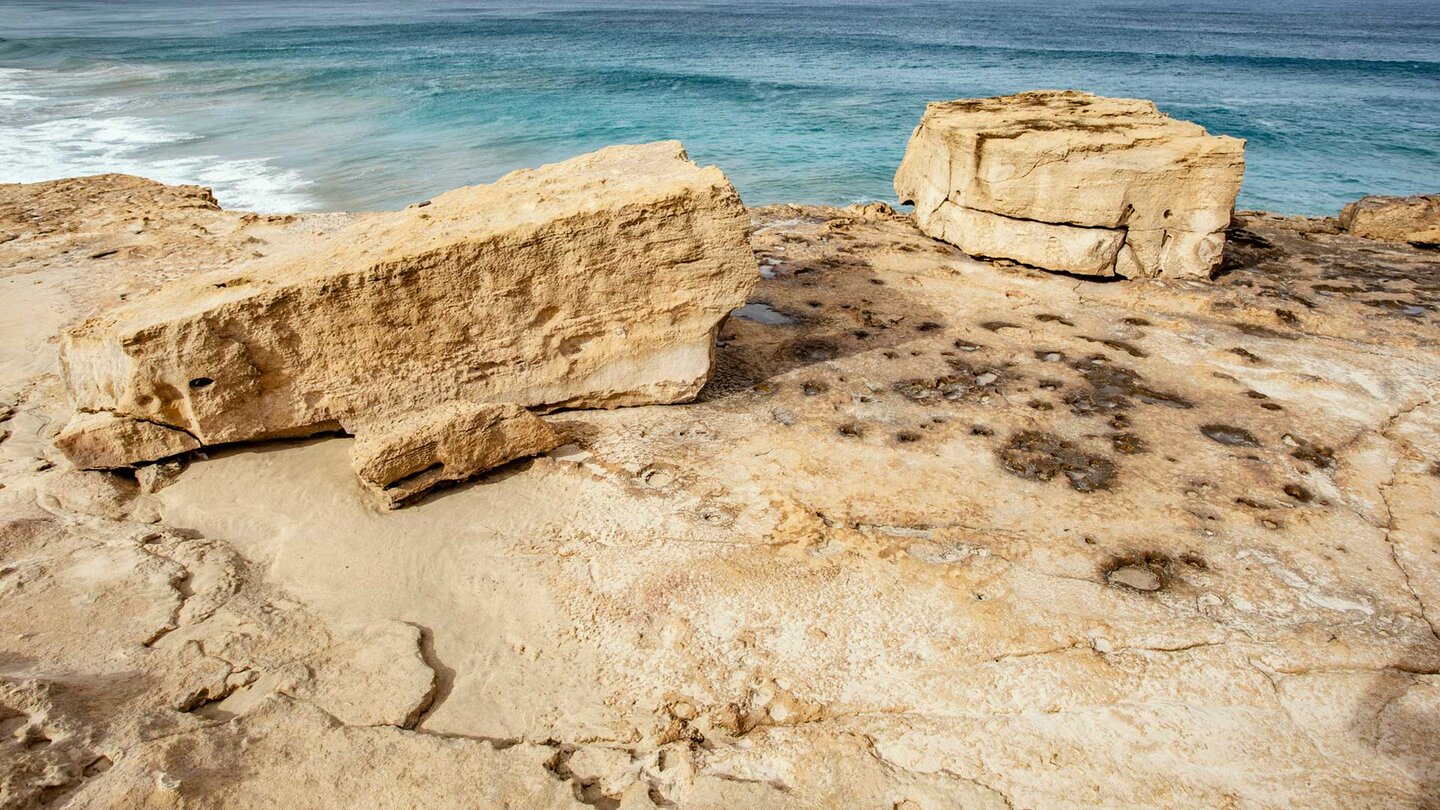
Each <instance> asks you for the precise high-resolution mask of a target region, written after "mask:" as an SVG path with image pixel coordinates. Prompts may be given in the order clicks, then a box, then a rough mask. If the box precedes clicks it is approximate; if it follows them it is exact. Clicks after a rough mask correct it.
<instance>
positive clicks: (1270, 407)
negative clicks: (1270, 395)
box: [1260, 402, 1285, 411]
mask: <svg viewBox="0 0 1440 810" xmlns="http://www.w3.org/2000/svg"><path fill="white" fill-rule="evenodd" d="M1260 407H1261V408H1264V409H1265V410H1267V411H1283V410H1285V406H1283V405H1280V404H1278V403H1275V402H1262V403H1260Z"/></svg>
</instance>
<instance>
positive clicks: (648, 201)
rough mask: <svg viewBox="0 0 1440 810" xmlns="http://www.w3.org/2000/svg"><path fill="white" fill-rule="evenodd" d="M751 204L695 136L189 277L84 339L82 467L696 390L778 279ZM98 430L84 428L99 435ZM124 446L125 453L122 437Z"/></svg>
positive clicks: (546, 173) (464, 193)
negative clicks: (758, 257) (400, 417)
mask: <svg viewBox="0 0 1440 810" xmlns="http://www.w3.org/2000/svg"><path fill="white" fill-rule="evenodd" d="M747 232H748V221H747V215H746V213H745V210H744V207H743V206H742V205H741V203H740V199H739V197H738V196H737V195H736V194H735V191H734V189H733V188H732V187H731V185H730V184H729V182H728V181H727V180H726V179H725V177H724V175H723V174H721V173H720V171H719V170H718V169H716V168H714V167H710V168H704V169H702V168H699V167H697V166H696V165H695V164H693V163H691V162H690V161H689V160H688V158H687V157H686V155H685V152H684V150H683V148H682V147H681V146H680V144H679V143H677V142H666V143H656V144H649V145H645V146H627V147H612V148H609V149H604V150H601V151H599V152H596V153H594V154H591V155H585V156H582V157H578V158H575V159H573V160H569V161H566V162H564V163H559V164H555V165H552V166H547V167H544V168H541V169H537V170H533V171H520V172H515V173H512V174H510V175H507V176H505V177H503V178H501V179H500V180H498V181H497V182H495V183H493V184H490V185H487V186H474V187H470V188H463V189H458V190H456V191H452V192H449V193H447V194H443V195H441V196H439V197H437V198H435V199H434V200H433V201H431V203H430V204H428V205H425V206H419V207H412V208H410V209H407V210H405V211H401V212H398V213H394V214H388V215H383V216H379V217H372V218H369V219H367V220H365V221H363V222H361V223H358V224H356V225H355V226H353V227H352V228H350V229H346V230H341V231H339V232H337V233H335V234H334V235H333V237H332V238H329V239H327V240H324V241H322V242H321V243H320V244H319V245H318V246H316V247H313V248H311V249H308V250H305V251H302V252H300V253H299V254H298V255H289V254H284V253H281V254H279V255H275V256H270V257H266V258H263V259H259V260H256V261H255V262H254V263H252V264H250V265H247V266H244V267H242V268H241V269H239V270H238V271H237V270H225V271H223V272H219V273H215V274H209V275H202V276H196V277H191V278H187V279H184V280H181V281H177V282H175V283H172V284H169V285H167V286H165V287H164V288H162V289H160V290H158V291H156V292H155V293H153V294H151V295H148V296H143V297H140V298H137V299H134V300H131V301H127V302H126V303H124V304H122V305H120V306H119V307H117V308H115V309H112V310H109V311H107V312H105V313H104V314H103V315H101V316H98V317H95V318H92V319H90V320H88V321H86V322H85V323H83V324H81V325H80V326H79V327H77V328H75V329H72V330H70V331H69V332H67V334H66V335H65V338H64V341H63V345H62V362H63V368H64V378H65V383H66V387H67V389H68V390H69V394H70V397H71V400H72V402H73V403H74V405H75V407H76V409H77V410H79V411H81V412H82V414H86V415H82V416H81V417H80V418H79V420H77V422H76V423H75V424H74V425H72V428H71V429H70V430H68V431H67V433H66V438H65V439H63V440H62V445H63V446H64V448H65V449H66V450H67V451H69V452H70V453H72V455H71V456H70V457H71V459H72V461H73V462H74V463H75V464H76V465H78V466H82V467H104V466H115V464H116V462H117V460H120V459H124V460H128V461H129V462H132V463H133V462H143V461H149V460H153V459H157V458H163V457H165V456H168V455H173V452H174V448H175V447H176V446H177V444H183V443H184V439H182V438H180V437H176V436H173V435H169V434H167V433H164V432H156V430H154V429H152V428H145V429H143V430H142V429H139V428H136V429H132V430H123V429H116V428H114V427H113V426H112V427H108V428H105V429H103V430H98V429H96V428H95V426H94V425H93V417H91V416H89V415H88V414H94V413H102V414H111V415H113V417H115V418H117V419H120V420H126V421H132V422H133V421H138V422H144V423H147V424H149V425H151V426H158V427H159V428H160V429H161V430H162V431H163V429H165V428H169V429H171V430H172V431H179V432H181V433H183V434H187V435H188V436H189V437H191V438H193V440H194V441H196V442H198V443H200V444H202V445H205V446H209V445H216V444H223V443H229V442H237V441H243V440H251V439H261V438H271V437H285V436H301V435H307V434H312V433H316V432H320V431H325V430H334V429H337V428H340V427H344V428H347V429H351V430H355V429H359V428H362V427H363V425H364V424H365V423H366V422H367V421H376V420H384V419H386V418H389V417H392V416H394V415H396V414H400V413H406V412H409V411H412V410H416V409H423V408H427V407H430V406H433V405H437V404H440V403H443V402H447V401H450V400H467V401H472V402H515V403H519V404H521V405H525V406H529V407H537V408H559V407H614V406H621V405H638V404H647V403H668V402H678V401H683V400H686V399H689V398H691V397H693V396H694V395H695V394H696V392H698V391H699V390H700V388H701V386H703V385H704V383H705V380H706V379H707V376H708V374H709V369H710V353H711V349H712V343H713V337H714V332H715V329H716V327H717V325H718V324H719V322H720V320H721V319H722V318H724V317H725V315H726V314H727V313H729V312H730V310H731V309H733V308H735V307H736V306H738V305H739V304H741V303H743V301H744V298H745V295H746V293H747V292H748V290H749V289H750V288H751V287H752V286H753V285H754V282H755V280H756V279H757V274H756V271H755V263H754V258H753V256H752V254H751V252H750V248H749V245H748V243H747V241H746V240H747ZM82 433H83V438H81V436H80V435H78V434H82ZM106 438H108V439H110V440H112V441H111V445H110V446H109V447H104V446H102V443H103V442H102V440H104V439H106Z"/></svg>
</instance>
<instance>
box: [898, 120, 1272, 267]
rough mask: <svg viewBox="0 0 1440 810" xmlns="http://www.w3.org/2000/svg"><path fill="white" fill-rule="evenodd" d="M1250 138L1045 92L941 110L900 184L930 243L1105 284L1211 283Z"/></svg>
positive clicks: (909, 157) (921, 133)
mask: <svg viewBox="0 0 1440 810" xmlns="http://www.w3.org/2000/svg"><path fill="white" fill-rule="evenodd" d="M1244 147H1245V142H1244V141H1242V140H1239V139H1236V138H1230V137H1225V136H1216V135H1210V134H1208V133H1206V131H1205V130H1204V129H1203V128H1202V127H1200V126H1199V125H1197V124H1194V123H1191V122H1189V121H1180V120H1177V119H1174V118H1171V117H1169V116H1167V115H1165V114H1164V113H1161V112H1160V111H1159V110H1157V109H1156V108H1155V105H1154V103H1152V102H1149V101H1142V100H1139V99H1126V98H1102V97H1100V96H1095V95H1091V94H1089V93H1077V92H1072V91H1066V92H1059V91H1037V92H1031V93H1021V94H1019V95H1014V96H1002V97H999V98H987V99H964V100H959V101H948V102H938V103H933V104H930V105H929V106H928V107H927V108H926V110H925V115H924V117H923V118H922V119H921V121H920V125H919V126H918V127H917V128H916V129H915V132H914V134H913V135H912V136H911V138H910V144H909V146H908V147H907V149H906V152H905V159H904V160H903V162H902V163H901V164H900V168H899V170H898V171H897V172H896V174H895V192H896V194H898V195H899V197H900V200H901V202H907V203H913V204H914V205H915V221H916V223H917V224H918V225H919V226H920V229H921V230H922V231H924V232H925V233H927V234H929V235H931V236H933V237H935V238H937V239H943V240H945V241H947V242H949V243H951V244H953V245H956V246H957V247H959V248H960V249H961V250H964V251H965V252H967V253H970V254H972V255H975V256H985V257H991V258H1006V259H1012V260H1014V261H1018V262H1021V263H1024V264H1028V265H1032V266H1035V267H1041V268H1044V269H1048V270H1058V271H1063V272H1068V273H1082V274H1085V275H1096V276H1114V275H1119V276H1126V277H1129V278H1148V277H1154V276H1192V277H1200V278H1207V277H1209V276H1210V274H1211V273H1212V272H1213V271H1214V269H1215V268H1216V267H1217V266H1218V264H1219V262H1220V258H1221V254H1222V253H1223V252H1224V247H1225V235H1224V231H1225V228H1226V227H1228V225H1229V222H1230V214H1231V210H1232V209H1233V208H1234V205H1235V196H1236V195H1237V194H1238V193H1239V191H1240V181H1241V178H1242V176H1243V174H1244V169H1245V160H1244Z"/></svg>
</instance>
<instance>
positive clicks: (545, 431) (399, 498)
mask: <svg viewBox="0 0 1440 810" xmlns="http://www.w3.org/2000/svg"><path fill="white" fill-rule="evenodd" d="M560 442H561V439H560V436H559V435H558V434H556V433H555V431H554V430H552V429H551V428H550V426H549V425H547V424H545V421H544V420H542V419H541V418H540V417H538V416H536V415H534V414H532V413H530V412H529V411H527V410H525V409H524V408H522V407H520V406H519V405H514V404H503V405H476V404H472V403H468V402H450V403H446V404H444V405H437V406H436V407H434V408H430V409H429V410H425V411H420V412H419V413H416V414H412V415H410V416H406V417H402V418H401V419H399V420H398V421H396V422H395V423H394V424H391V425H387V426H385V427H383V428H379V427H374V428H371V429H369V430H366V431H365V432H364V433H362V434H361V436H360V438H359V439H358V440H357V441H356V442H355V444H354V445H353V446H352V447H351V449H350V457H351V460H352V462H353V463H354V465H355V472H356V474H357V475H359V476H360V480H361V481H362V482H364V483H365V484H366V486H368V487H369V488H370V489H371V490H372V491H373V492H374V493H375V494H376V495H377V496H378V497H379V498H380V500H381V501H382V502H383V503H384V504H385V505H386V506H389V507H391V508H394V507H396V506H399V505H401V504H402V503H404V502H405V501H407V500H409V499H411V498H414V497H415V496H417V495H420V494H422V493H424V492H427V491H429V490H430V489H432V488H434V487H435V486H437V485H440V484H444V483H450V482H454V481H464V480H465V479H467V478H471V477H474V476H475V475H477V474H479V473H482V472H485V471H486V470H489V469H491V468H493V467H497V466H499V465H501V464H504V463H506V462H508V461H514V460H515V459H518V458H524V457H525V456H533V455H536V454H538V453H544V452H546V451H549V450H553V449H555V447H556V446H557V445H559V444H560Z"/></svg>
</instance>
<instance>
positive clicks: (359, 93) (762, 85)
mask: <svg viewBox="0 0 1440 810" xmlns="http://www.w3.org/2000/svg"><path fill="white" fill-rule="evenodd" d="M1047 87H1054V88H1076V89H1084V90H1090V91H1093V92H1097V93H1102V94H1108V95H1126V96H1139V97H1144V98H1151V99H1154V100H1155V101H1156V102H1157V103H1158V104H1159V105H1160V107H1161V109H1163V110H1165V111H1167V112H1169V113H1171V114H1173V115H1177V116H1181V117H1185V118H1189V119H1192V120H1195V121H1198V122H1200V123H1201V124H1203V125H1205V126H1206V127H1208V128H1209V129H1210V130H1211V131H1213V132H1218V133H1225V134H1229V135H1235V136H1239V137H1242V138H1246V139H1247V140H1248V141H1249V145H1248V151H1247V159H1248V166H1247V174H1246V180H1245V187H1244V190H1243V192H1242V194H1241V200H1240V205H1241V206H1242V207H1254V208H1265V209H1270V210H1276V211H1282V212H1287V213H1304V214H1326V213H1334V212H1335V211H1336V210H1337V209H1338V208H1339V207H1340V206H1341V205H1342V204H1343V203H1344V202H1346V201H1348V200H1350V199H1353V198H1355V197H1358V196H1360V195H1362V194H1366V193H1390V194H1409V193H1419V192H1436V191H1440V2H1437V0H1363V2H1362V1H1361V0H943V1H941V0H884V1H883V2H854V1H852V0H824V1H823V2H822V1H821V0H791V1H790V2H778V0H777V1H774V2H772V1H771V0H590V1H587V0H521V1H516V2H500V1H499V0H410V1H409V2H388V1H387V2H379V1H378V0H349V1H347V2H338V0H330V1H329V2H303V3H302V2H296V0H192V1H191V2H183V3H182V2H175V0H108V1H100V0H0V182H15V181H35V180H41V179H49V178H55V177H63V176H69V175H76V174H86V173H96V172H102V171H123V172H130V173H134V174H141V175H146V176H149V177H154V178H156V179H159V180H163V181H167V182H192V183H201V184H205V185H209V186H212V187H213V188H214V189H215V191H216V194H217V196H218V197H219V198H220V200H221V202H222V204H224V205H226V206H227V207H236V208H250V209H258V210H264V211H281V210H305V209H346V210H357V209H381V208H397V207H401V206H403V205H405V204H407V203H410V202H413V201H415V200H419V199H423V198H426V197H429V196H432V195H434V194H436V193H438V192H440V191H443V190H446V189H449V188H452V187H455V186H459V185H465V184H470V183H476V182H484V181H488V180H492V179H494V178H496V177H498V176H499V175H501V174H503V173H504V172H506V171H509V170H512V169H515V168H520V167H524V166H533V165H537V164H540V163H544V162H549V161H554V160H558V159H563V158H565V157H569V156H572V155H575V154H579V153H582V152H586V151H589V150H592V149H595V148H598V147H600V146H604V145H607V144H612V143H634V142H642V141H648V140H655V139H660V138H679V139H681V140H683V141H684V142H685V144H686V146H687V147H688V148H689V150H690V153H691V155H692V157H694V158H695V159H696V160H698V161H701V162H702V163H717V164H719V165H720V166H721V167H722V168H724V169H725V171H726V172H727V173H728V174H729V176H730V178H731V179H732V180H733V181H734V182H735V184H736V186H737V187H738V188H739V189H740V192H741V195H742V196H743V197H744V199H745V200H746V202H748V203H751V204H763V203H771V202H809V203H834V204H845V203H849V202H854V201H861V200H872V199H891V198H893V196H894V192H893V190H892V189H891V186H890V180H891V177H892V176H893V173H894V170H895V166H896V165H897V164H898V162H899V160H900V156H901V154H902V153H903V151H904V147H905V141H906V139H907V138H908V136H909V134H910V131H911V129H912V128H913V127H914V125H915V123H916V121H917V120H918V119H919V116H920V114H921V112H922V111H923V109H924V105H925V102H926V101H930V100H937V99H950V98H961V97H971V96H988V95H996V94H1001V93H1010V92H1016V91H1020V90H1027V89H1034V88H1047Z"/></svg>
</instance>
